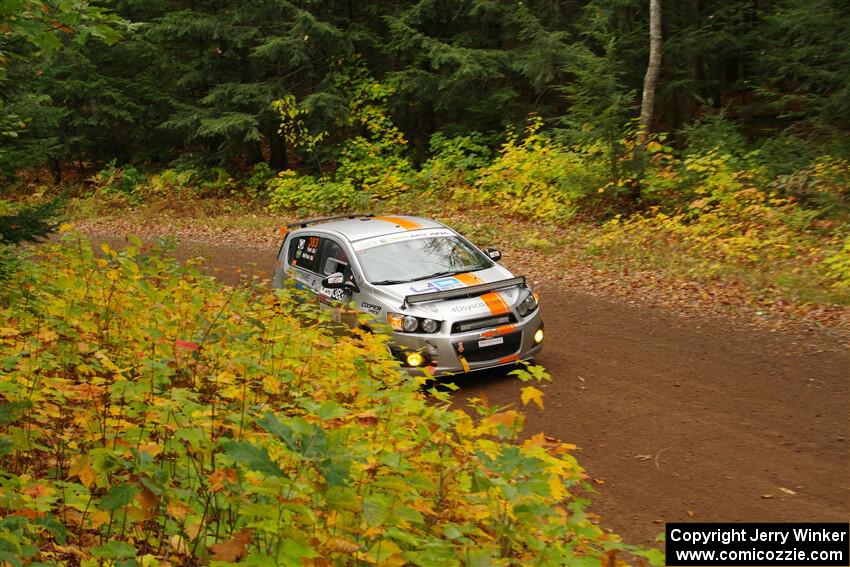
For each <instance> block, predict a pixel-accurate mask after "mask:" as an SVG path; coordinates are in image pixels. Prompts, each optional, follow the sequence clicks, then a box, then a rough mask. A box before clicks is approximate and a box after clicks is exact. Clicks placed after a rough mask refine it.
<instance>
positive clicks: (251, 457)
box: [222, 441, 285, 477]
mask: <svg viewBox="0 0 850 567" xmlns="http://www.w3.org/2000/svg"><path fill="white" fill-rule="evenodd" d="M222 447H223V448H224V452H225V454H226V455H227V456H228V457H230V458H231V459H233V461H234V462H236V463H239V464H242V465H245V466H246V467H248V468H249V469H250V470H252V471H257V472H260V473H263V474H266V475H269V476H277V477H283V476H285V475H284V474H283V471H282V470H280V467H279V466H277V465H276V464H275V463H273V462H272V460H271V458H270V457H269V452H268V451H267V450H266V449H258V448H257V447H255V446H253V445H251V444H250V443H247V442H245V441H226V442H224V443H222Z"/></svg>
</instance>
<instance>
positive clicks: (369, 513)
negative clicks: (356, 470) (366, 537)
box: [363, 494, 391, 527]
mask: <svg viewBox="0 0 850 567" xmlns="http://www.w3.org/2000/svg"><path fill="white" fill-rule="evenodd" d="M390 504H391V503H390V498H389V496H386V495H383V494H372V495H370V496H367V497H366V498H364V499H363V517H364V518H365V519H366V523H367V524H368V525H369V527H376V526H380V525H382V524H383V523H384V522H385V521H386V519H387V518H388V517H389V515H390Z"/></svg>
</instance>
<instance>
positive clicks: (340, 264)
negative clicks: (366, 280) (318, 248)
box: [319, 238, 351, 278]
mask: <svg viewBox="0 0 850 567" xmlns="http://www.w3.org/2000/svg"><path fill="white" fill-rule="evenodd" d="M323 240H324V241H325V242H324V246H322V253H321V254H320V259H319V267H320V268H321V272H320V273H321V274H322V275H323V276H329V275H331V274H333V273H336V272H341V273H342V275H343V276H345V277H346V278H349V277H350V276H351V268H350V267H349V261H348V255H347V254H346V253H345V250H344V249H343V248H342V246H341V245H340V244H339V243H338V242H336V241H335V240H331V239H329V238H325V239H323Z"/></svg>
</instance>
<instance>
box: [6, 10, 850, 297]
mask: <svg viewBox="0 0 850 567" xmlns="http://www.w3.org/2000/svg"><path fill="white" fill-rule="evenodd" d="M0 10H2V11H0V17H2V21H3V24H2V25H3V29H4V30H5V31H4V34H3V38H2V46H0V54H1V55H2V60H0V62H2V67H0V70H2V79H0V80H2V82H0V91H1V92H2V97H0V101H2V102H0V105H2V106H0V124H2V128H0V131H2V142H3V143H2V146H0V176H2V179H3V180H4V187H5V193H6V195H7V197H9V198H10V200H11V201H17V202H18V205H13V204H8V205H6V208H7V209H10V211H11V210H13V209H15V207H16V206H19V205H20V203H21V199H20V198H11V197H10V196H11V195H18V197H20V196H21V195H24V199H23V201H26V200H27V198H29V199H30V201H32V202H37V201H38V200H39V199H42V198H43V197H44V196H45V195H49V194H51V193H56V192H57V191H58V192H63V193H64V194H66V195H68V194H70V195H72V196H74V197H82V198H86V197H88V198H89V199H90V200H91V199H94V201H95V202H96V203H95V204H93V205H92V204H91V202H89V204H90V205H91V206H89V207H85V206H76V207H71V209H72V210H74V209H76V210H90V209H95V212H97V213H99V214H102V213H104V212H106V211H109V210H111V211H113V212H114V211H116V210H119V209H121V208H127V207H133V206H137V205H138V204H139V203H140V202H143V201H145V200H146V199H149V198H151V197H158V198H162V197H167V196H169V195H171V196H172V197H178V195H179V194H180V192H181V191H184V193H185V192H186V191H188V193H187V194H189V195H190V196H195V197H197V196H200V197H205V196H222V195H224V196H231V197H235V198H242V199H244V200H248V201H251V202H252V203H253V204H254V205H256V206H259V207H260V208H263V209H265V210H268V211H272V212H274V211H290V212H293V213H294V214H302V213H307V212H315V211H335V210H354V209H363V208H364V207H365V208H367V209H368V208H370V207H372V208H373V207H375V206H376V205H377V204H378V203H382V204H383V205H382V206H387V207H390V208H392V207H394V206H395V208H397V209H398V208H402V209H405V208H407V209H410V210H413V211H414V212H417V209H418V210H419V211H422V210H428V203H435V202H436V203H445V202H448V203H456V204H462V205H464V206H467V207H472V208H475V207H484V208H485V209H487V210H496V211H499V212H503V213H505V214H507V215H512V216H514V217H519V218H527V219H534V220H544V221H546V222H551V223H555V224H556V225H561V226H565V225H567V224H570V225H571V226H587V225H585V224H582V223H590V226H592V227H602V230H601V231H598V230H593V235H594V236H593V238H592V239H591V240H592V242H589V243H586V245H584V244H583V247H584V248H586V249H587V250H589V251H590V252H591V253H594V252H595V251H602V252H603V253H605V254H613V255H614V256H617V257H620V258H621V260H622V261H633V260H634V261H638V262H650V263H656V264H657V260H658V258H656V257H654V256H656V255H651V256H653V257H647V254H646V253H645V250H646V249H653V248H657V247H658V245H659V243H661V249H662V250H663V249H667V248H669V246H670V245H671V243H672V244H673V246H674V248H675V249H676V250H679V249H681V250H683V254H682V257H681V259H680V260H681V261H679V262H677V263H678V264H683V265H688V268H687V270H688V271H692V272H694V271H695V272H696V273H697V274H698V275H699V276H700V277H701V276H703V275H706V276H707V277H714V276H716V275H717V274H718V273H719V274H721V275H722V274H725V273H727V272H732V273H733V275H735V276H736V277H739V276H740V277H743V278H744V279H752V278H749V276H748V274H747V272H752V270H747V265H750V264H760V263H763V262H762V261H763V260H768V261H769V262H770V263H776V264H783V263H787V261H788V259H789V258H792V259H793V260H794V262H795V263H794V266H793V267H788V269H785V268H782V269H778V271H777V273H772V274H770V275H769V277H768V278H767V280H764V278H762V280H764V281H756V282H750V283H748V284H747V285H749V286H750V287H753V288H755V289H756V291H757V295H764V294H765V293H767V294H768V295H771V294H772V295H776V293H774V291H770V290H776V289H779V290H780V292H781V293H782V294H784V295H787V296H791V298H792V299H794V300H797V301H803V302H811V301H814V302H816V303H834V302H839V303H844V302H846V301H847V292H846V290H847V285H848V284H847V280H848V274H850V267H848V266H850V260H848V254H850V242H847V241H846V239H844V238H843V236H844V235H846V232H847V230H846V229H847V218H848V215H847V212H848V206H847V200H848V193H847V191H848V185H849V184H850V183H849V182H848V180H850V166H848V161H847V158H848V154H849V153H850V144H849V143H848V138H847V135H846V132H847V129H848V126H850V125H848V113H847V112H846V109H847V108H848V102H850V51H848V49H847V47H846V42H845V40H844V34H843V30H844V28H845V25H846V24H847V23H848V21H850V20H848V9H847V7H846V6H845V5H843V4H842V3H840V2H834V1H831V0H817V1H815V2H794V1H767V0H765V1H756V2H752V1H743V0H740V1H737V0H736V1H722V2H703V1H700V0H690V1H687V2H676V3H668V4H666V5H664V6H663V10H661V11H660V14H659V17H660V24H661V25H660V28H659V31H660V38H659V39H660V41H659V49H658V55H659V59H660V61H659V65H658V69H657V76H656V77H655V80H654V82H653V85H654V86H653V89H652V93H653V102H652V103H651V104H649V105H648V106H649V108H648V110H649V114H647V115H646V116H647V118H646V119H645V122H646V123H645V124H642V123H641V121H640V120H639V113H640V112H639V111H640V106H641V104H642V102H643V100H642V98H645V97H643V86H644V80H645V78H646V71H647V61H648V58H649V51H650V40H649V33H648V30H649V12H650V11H649V5H648V3H647V2H642V1H637V0H594V1H590V2H563V1H551V0H546V1H534V2H525V3H523V2H520V3H517V4H506V3H503V2H490V1H484V0H482V1H477V0H470V1H462V2H449V3H445V2H438V1H419V2H332V1H331V2H300V3H299V2H286V1H268V2H250V3H238V2H237V3H232V2H221V3H217V2H202V3H196V2H189V3H181V2H166V1H154V2H149V1H144V2H142V1H139V2H136V1H122V2H97V3H91V4H89V3H85V2H55V3H54V2H44V1H40V0H8V1H6V2H3V4H2V8H0ZM644 112H645V111H644ZM42 186H43V187H48V186H49V187H52V189H48V190H38V187H42ZM34 188H35V189H34ZM33 194H36V195H38V197H32V195H33ZM185 196H186V195H183V196H180V197H179V199H183V198H185ZM4 202H5V201H4ZM394 203H395V204H394ZM31 204H32V203H31ZM411 207H412V209H411ZM88 214H94V213H92V212H91V211H90V212H89V213H88ZM576 223H578V224H576ZM636 241H637V242H638V243H639V244H638V246H635V242H636ZM640 243H642V244H640ZM640 250H644V252H640ZM637 252H640V254H642V256H643V257H641V258H638V259H636V260H635V259H634V258H633V256H634V255H635V253H637ZM704 254H708V255H709V256H711V257H712V258H711V261H710V262H709V263H708V264H706V265H698V266H694V265H693V264H694V262H693V258H695V257H697V258H702V257H704ZM742 267H743V268H742ZM671 269H674V268H672V267H671ZM742 269H743V272H744V275H743V276H742V275H741V273H742V272H741V270H742ZM765 290H768V291H765Z"/></svg>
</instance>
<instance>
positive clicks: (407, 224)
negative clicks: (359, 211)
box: [372, 217, 422, 230]
mask: <svg viewBox="0 0 850 567" xmlns="http://www.w3.org/2000/svg"><path fill="white" fill-rule="evenodd" d="M372 218H373V219H374V220H382V221H386V222H391V223H393V224H397V225H398V226H400V227H401V228H403V229H405V230H417V229H420V228H422V225H421V224H419V223H418V222H416V221H412V220H409V219H403V218H401V217H372Z"/></svg>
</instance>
